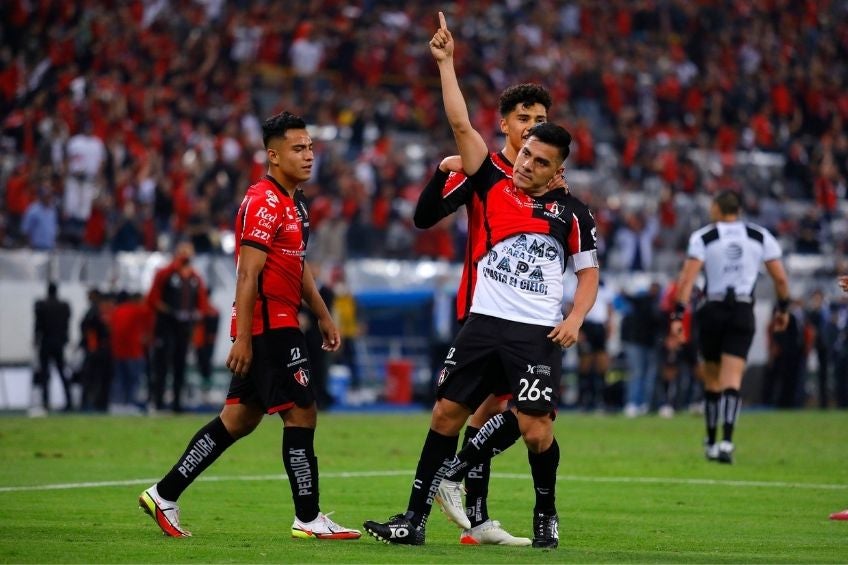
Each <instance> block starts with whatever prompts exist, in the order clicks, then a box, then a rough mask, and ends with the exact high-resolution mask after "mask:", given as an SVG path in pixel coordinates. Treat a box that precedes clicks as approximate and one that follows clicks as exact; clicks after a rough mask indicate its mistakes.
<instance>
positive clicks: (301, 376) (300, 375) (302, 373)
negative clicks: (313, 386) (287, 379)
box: [294, 368, 309, 386]
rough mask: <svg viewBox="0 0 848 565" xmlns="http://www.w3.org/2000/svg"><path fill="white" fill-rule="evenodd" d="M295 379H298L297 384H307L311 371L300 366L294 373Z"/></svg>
mask: <svg viewBox="0 0 848 565" xmlns="http://www.w3.org/2000/svg"><path fill="white" fill-rule="evenodd" d="M294 380H296V381H297V384H299V385H300V386H306V385H308V384H309V371H307V370H306V369H303V368H300V369H298V370H297V372H296V373H295V374H294Z"/></svg>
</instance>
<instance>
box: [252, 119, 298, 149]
mask: <svg viewBox="0 0 848 565" xmlns="http://www.w3.org/2000/svg"><path fill="white" fill-rule="evenodd" d="M290 129H306V122H304V121H303V118H301V117H300V116H295V115H294V114H291V113H289V112H280V113H279V114H277V115H276V116H271V117H270V118H268V119H267V120H265V122H264V123H263V124H262V142H263V143H264V144H265V149H268V142H269V141H271V140H272V139H274V138H275V137H285V135H286V131H287V130H290Z"/></svg>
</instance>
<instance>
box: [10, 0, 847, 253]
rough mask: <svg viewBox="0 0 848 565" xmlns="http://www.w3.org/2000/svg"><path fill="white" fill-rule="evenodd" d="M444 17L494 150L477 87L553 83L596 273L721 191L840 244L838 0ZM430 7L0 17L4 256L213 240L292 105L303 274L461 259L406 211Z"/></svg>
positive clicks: (651, 1)
mask: <svg viewBox="0 0 848 565" xmlns="http://www.w3.org/2000/svg"><path fill="white" fill-rule="evenodd" d="M447 9H448V17H449V18H451V19H452V20H453V21H455V22H457V24H456V26H455V27H456V33H457V35H458V36H459V37H461V39H462V41H461V46H462V47H461V49H463V50H464V51H468V52H463V53H461V56H460V57H458V60H460V61H462V68H461V69H459V72H460V73H461V74H462V76H463V77H466V79H465V81H464V84H466V85H467V87H466V90H467V92H466V95H467V98H468V100H469V103H470V104H471V111H472V116H473V120H474V122H475V124H476V126H477V127H478V129H479V130H480V131H482V132H485V133H487V134H488V135H489V137H490V138H491V139H490V141H491V146H492V147H495V146H497V145H496V144H497V143H498V141H497V140H496V139H495V137H496V136H497V133H496V132H497V131H498V128H497V123H498V118H499V116H498V115H497V107H496V106H497V104H496V95H495V94H494V93H497V92H499V91H500V90H501V89H502V88H504V87H505V86H507V85H509V84H512V83H517V82H522V81H537V82H541V83H543V84H545V86H546V87H547V88H548V89H549V90H550V91H551V92H552V94H553V96H554V100H555V104H554V108H553V109H552V112H551V115H552V118H554V119H556V120H558V121H560V122H563V123H566V124H568V125H569V127H570V129H571V131H572V133H573V134H574V140H575V141H574V147H573V152H572V153H573V155H572V157H571V158H570V160H569V169H570V171H571V173H572V174H571V177H570V179H569V182H570V183H571V185H572V186H573V187H574V188H575V190H577V191H578V192H579V193H580V195H581V197H582V198H584V199H586V200H587V201H589V202H590V204H591V205H592V206H593V208H595V210H596V212H597V214H596V217H597V220H598V224H599V228H600V229H599V232H600V235H601V237H602V244H603V245H602V251H606V252H607V253H608V254H610V259H614V260H612V261H611V262H610V266H612V267H613V268H622V269H628V268H631V269H632V268H637V269H638V268H644V269H650V267H651V258H652V251H654V250H656V249H657V248H670V249H673V250H680V249H682V247H683V245H684V243H685V241H684V239H685V238H684V237H683V235H685V234H686V233H688V232H689V231H691V228H692V227H693V226H694V225H697V224H698V223H700V222H701V221H702V220H703V219H704V218H705V214H704V210H705V206H704V205H703V201H702V200H701V199H699V195H709V194H711V193H713V192H714V191H715V190H717V189H720V188H727V187H738V188H739V189H740V190H741V189H744V192H745V197H746V200H747V205H748V208H749V213H750V215H752V216H754V217H755V219H756V220H757V221H758V222H759V223H761V224H763V225H765V226H766V227H768V228H769V229H771V230H773V231H774V232H775V233H776V234H778V235H779V236H781V241H782V242H783V243H785V244H786V245H787V246H788V248H789V249H795V250H797V251H798V252H804V253H818V252H822V251H826V252H837V253H839V254H842V253H844V252H845V251H846V247H848V244H846V241H848V237H846V234H845V230H844V229H842V227H841V226H842V224H840V223H839V220H840V219H839V218H838V217H837V210H838V206H839V203H840V201H841V200H843V199H844V197H845V183H846V180H845V179H846V178H848V72H846V61H848V17H846V15H848V14H846V10H847V9H848V8H846V6H845V4H844V3H842V2H832V1H828V0H820V1H812V0H806V1H801V0H759V1H755V2H739V1H735V0H719V1H699V2H689V1H686V0H664V1H659V0H639V1H624V0H616V1H612V2H603V3H599V2H590V1H588V0H575V1H569V2H529V1H524V0H514V1H510V2H488V1H464V2H457V3H454V4H452V5H451V6H449V7H448V8H447ZM433 10H434V8H432V7H431V6H430V5H428V4H426V3H423V2H406V3H397V2H391V1H380V0H373V1H366V0H360V1H350V2H341V1H333V0H325V1H318V2H311V3H308V4H302V3H291V2H265V1H258V0H256V1H250V0H243V1H240V2H224V1H222V0H194V1H189V2H174V1H170V0H145V1H131V2H114V1H98V2H92V1H76V2H59V1H55V0H37V1H36V0H33V1H25V0H10V1H8V2H4V3H3V5H2V6H0V14H2V18H0V21H2V28H0V35H1V36H2V38H3V41H2V47H0V116H2V123H0V127H2V145H3V152H2V153H3V155H4V157H3V159H2V161H0V187H2V199H3V203H4V205H3V208H2V232H3V233H2V245H3V246H6V247H16V246H27V245H28V246H31V247H33V248H39V249H52V248H54V247H70V248H79V249H89V250H112V251H123V250H136V249H147V250H153V249H163V250H169V249H170V247H171V245H172V244H173V242H174V241H176V240H177V239H179V238H180V237H183V236H187V237H189V238H190V239H191V240H192V241H193V242H194V244H195V247H196V249H197V250H198V252H199V253H204V252H215V251H218V250H220V249H221V239H222V233H225V232H226V230H230V229H231V225H232V219H233V217H234V214H235V208H236V206H237V204H238V202H239V201H240V198H241V194H243V192H244V190H245V189H246V188H247V186H248V185H249V184H250V183H251V182H252V181H253V180H255V179H256V178H258V177H259V176H260V175H261V174H262V173H263V171H264V152H263V151H262V140H261V133H260V126H259V124H260V121H261V119H262V118H264V117H265V116H266V115H270V114H271V113H272V112H275V111H278V110H280V109H283V108H285V109H288V110H291V111H294V112H296V113H298V114H300V115H303V116H304V117H305V118H306V119H307V120H308V122H309V123H310V124H313V125H314V131H315V135H314V137H315V139H316V150H317V160H318V164H319V166H318V167H316V171H315V174H314V179H313V182H312V183H310V184H309V185H308V186H307V187H306V192H307V194H308V196H309V197H310V199H311V217H312V227H313V230H314V234H315V236H316V238H317V241H316V243H315V245H314V247H313V253H315V255H316V258H317V259H319V260H324V261H334V262H335V261H340V260H343V259H345V258H350V257H360V256H364V255H368V256H385V257H399V258H405V257H413V256H421V255H430V256H435V257H442V258H446V259H452V258H454V257H455V256H456V249H457V246H458V245H461V243H462V238H463V233H462V232H463V222H462V221H458V222H457V221H446V222H445V223H444V225H442V226H440V229H439V230H437V231H436V232H432V231H431V232H430V233H429V234H427V237H422V234H421V233H420V232H417V231H416V230H415V229H414V228H413V227H412V222H411V214H412V209H413V206H414V202H415V198H416V197H417V194H418V192H419V191H420V188H421V184H422V183H423V181H424V179H425V178H426V177H427V175H428V174H429V170H430V167H431V166H433V165H434V164H435V163H436V161H437V159H438V158H439V157H441V156H442V155H445V154H448V153H450V152H452V151H453V147H454V145H453V140H452V139H451V137H450V135H449V130H448V128H447V125H446V122H445V120H444V118H443V114H442V111H441V107H440V98H439V92H438V88H437V86H438V83H437V80H436V77H437V75H436V69H435V67H434V65H433V64H432V61H430V59H429V53H428V52H427V50H426V49H425V45H426V42H427V40H428V36H429V30H430V29H431V28H432V23H433V21H434V17H435V16H434V13H433ZM748 163H755V164H754V165H750V164H748ZM787 202H790V203H791V202H797V203H800V206H796V207H792V206H785V204H786V203H787ZM661 231H662V232H665V233H666V234H672V237H663V238H660V237H658V234H659V233H660V232H661ZM347 232H354V233H356V234H357V236H356V237H350V238H348V237H345V234H346V233H347ZM634 242H640V243H634ZM637 249H639V250H640V251H639V252H638V253H637V252H635V250H637Z"/></svg>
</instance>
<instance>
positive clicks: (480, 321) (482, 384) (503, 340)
mask: <svg viewBox="0 0 848 565" xmlns="http://www.w3.org/2000/svg"><path fill="white" fill-rule="evenodd" d="M552 329H553V328H552V327H550V326H537V325H533V324H524V323H521V322H512V321H510V320H502V319H500V318H494V317H492V316H485V315H482V314H471V316H469V317H468V321H466V322H465V324H463V326H462V328H461V329H460V330H459V333H458V334H457V336H456V339H454V342H453V345H452V346H451V348H450V350H448V355H447V358H445V363H444V366H443V367H442V371H441V372H440V373H439V384H438V388H437V389H436V397H437V398H447V399H448V400H452V401H454V402H458V403H460V404H463V405H465V406H467V407H468V408H469V409H470V410H472V411H474V410H476V409H477V407H478V406H480V403H482V402H483V400H484V399H485V398H486V397H487V396H488V395H489V394H498V393H499V391H504V390H507V387H508V390H509V391H510V392H511V393H512V398H513V401H514V402H515V406H516V407H517V408H518V410H520V411H522V412H529V413H554V412H555V410H556V407H557V404H558V403H559V382H560V376H561V373H562V350H561V348H560V347H559V346H558V345H557V344H555V343H554V342H553V341H551V339H550V338H548V337H547V335H548V334H549V333H550V332H551V330H552ZM495 366H500V367H501V371H500V372H499V371H495V370H492V367H495Z"/></svg>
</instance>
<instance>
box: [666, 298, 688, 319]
mask: <svg viewBox="0 0 848 565" xmlns="http://www.w3.org/2000/svg"><path fill="white" fill-rule="evenodd" d="M685 312H686V305H685V304H683V303H681V302H678V303H677V304H675V305H674V310H672V311H671V314H669V315H668V319H669V320H671V321H672V322H675V321H679V320H682V319H683V314H684V313H685Z"/></svg>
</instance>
